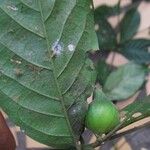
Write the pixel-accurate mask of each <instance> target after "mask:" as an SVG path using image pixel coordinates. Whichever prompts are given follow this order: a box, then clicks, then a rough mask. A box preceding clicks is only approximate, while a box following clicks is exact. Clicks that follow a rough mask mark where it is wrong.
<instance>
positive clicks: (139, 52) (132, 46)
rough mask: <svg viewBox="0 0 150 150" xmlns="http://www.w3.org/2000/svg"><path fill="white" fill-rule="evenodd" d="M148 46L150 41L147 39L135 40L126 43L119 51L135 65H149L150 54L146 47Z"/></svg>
mask: <svg viewBox="0 0 150 150" xmlns="http://www.w3.org/2000/svg"><path fill="white" fill-rule="evenodd" d="M149 46H150V40H147V39H135V40H131V41H128V42H126V43H125V44H124V45H123V46H122V48H121V50H122V54H123V55H124V56H125V57H127V58H128V59H130V60H133V61H135V62H136V63H146V64H149V63H150V53H149V51H148V47H149Z"/></svg>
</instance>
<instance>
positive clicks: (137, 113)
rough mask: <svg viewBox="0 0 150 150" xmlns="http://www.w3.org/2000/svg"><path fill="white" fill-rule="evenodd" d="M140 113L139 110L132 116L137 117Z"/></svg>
mask: <svg viewBox="0 0 150 150" xmlns="http://www.w3.org/2000/svg"><path fill="white" fill-rule="evenodd" d="M141 115H142V113H141V112H136V113H135V114H133V115H132V117H134V118H137V117H139V116H141Z"/></svg>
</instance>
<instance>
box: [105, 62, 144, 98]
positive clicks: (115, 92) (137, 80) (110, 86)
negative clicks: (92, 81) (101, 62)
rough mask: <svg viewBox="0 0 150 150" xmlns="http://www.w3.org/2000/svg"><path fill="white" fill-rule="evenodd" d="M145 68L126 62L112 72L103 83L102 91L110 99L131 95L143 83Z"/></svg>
mask: <svg viewBox="0 0 150 150" xmlns="http://www.w3.org/2000/svg"><path fill="white" fill-rule="evenodd" d="M144 80H145V69H144V68H143V67H142V66H140V65H137V64H134V63H128V64H126V65H123V66H121V67H119V68H118V69H117V70H116V71H114V72H112V73H111V74H110V75H109V76H108V78H107V80H106V82H105V85H104V92H105V93H106V95H107V96H108V97H109V98H110V99H111V100H123V99H126V98H128V97H130V96H132V95H133V94H134V93H135V92H136V91H137V90H138V89H139V88H140V87H141V86H142V84H143V83H144Z"/></svg>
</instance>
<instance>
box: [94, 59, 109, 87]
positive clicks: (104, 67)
mask: <svg viewBox="0 0 150 150" xmlns="http://www.w3.org/2000/svg"><path fill="white" fill-rule="evenodd" d="M96 70H97V79H98V81H99V82H100V84H101V85H104V83H105V81H106V79H107V77H108V75H109V74H110V72H111V70H110V66H109V65H108V64H106V62H105V61H104V60H99V61H98V63H97V64H96Z"/></svg>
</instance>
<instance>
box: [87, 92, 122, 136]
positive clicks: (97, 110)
mask: <svg viewBox="0 0 150 150" xmlns="http://www.w3.org/2000/svg"><path fill="white" fill-rule="evenodd" d="M119 122H120V120H119V112H118V110H117V108H116V107H115V105H114V104H113V103H112V102H111V101H109V100H108V99H107V97H106V96H105V95H104V94H103V93H102V92H101V91H100V90H97V91H96V92H95V99H94V101H93V102H92V103H91V104H90V106H89V109H88V112H87V115H86V126H87V128H88V129H90V130H91V131H93V132H94V133H97V134H106V133H108V132H110V131H111V130H112V129H114V128H115V127H116V126H117V125H118V124H119Z"/></svg>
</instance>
